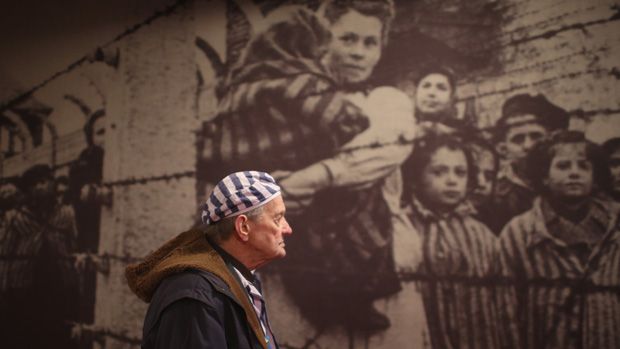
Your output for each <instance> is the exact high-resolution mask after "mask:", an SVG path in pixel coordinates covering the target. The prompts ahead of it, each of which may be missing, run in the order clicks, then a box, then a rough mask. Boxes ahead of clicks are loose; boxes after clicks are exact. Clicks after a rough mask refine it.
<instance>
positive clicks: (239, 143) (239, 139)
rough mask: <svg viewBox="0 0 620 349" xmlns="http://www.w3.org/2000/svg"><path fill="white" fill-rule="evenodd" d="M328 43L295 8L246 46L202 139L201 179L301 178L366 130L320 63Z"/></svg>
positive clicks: (310, 16)
mask: <svg viewBox="0 0 620 349" xmlns="http://www.w3.org/2000/svg"><path fill="white" fill-rule="evenodd" d="M329 38H330V34H329V32H328V31H327V29H326V28H324V27H323V26H322V25H321V23H320V21H318V19H317V18H316V17H315V15H314V14H313V13H311V12H310V11H308V10H305V9H303V8H297V10H296V11H291V12H290V13H289V14H288V17H285V18H284V19H282V20H280V21H277V22H275V23H274V24H272V25H271V26H270V27H269V28H267V29H266V30H265V31H264V32H262V33H259V34H258V35H257V36H256V37H255V38H254V39H253V40H252V41H251V42H250V43H249V44H248V47H247V48H246V51H245V53H244V55H243V57H242V59H241V61H240V63H239V64H238V65H237V67H235V68H233V69H231V71H230V75H229V76H228V77H227V79H226V80H225V82H224V84H225V91H224V93H223V96H222V98H221V99H220V100H219V104H218V110H217V115H216V116H215V117H214V118H213V119H212V120H210V121H207V122H204V123H203V127H202V130H201V131H200V132H199V137H198V170H199V172H203V173H204V174H208V176H209V178H215V179H219V178H222V177H224V176H225V175H227V174H228V173H232V172H236V171H239V170H240V169H241V167H243V168H244V169H247V168H260V169H263V170H272V169H280V170H296V169H299V168H303V167H305V166H307V165H310V164H312V163H314V162H316V161H318V160H321V159H323V158H326V157H328V156H331V155H332V154H334V153H335V152H336V151H337V150H338V149H339V148H340V147H341V146H342V145H344V144H345V143H347V142H348V141H349V140H351V139H352V138H353V137H354V136H356V135H357V134H359V133H361V132H362V131H363V130H365V129H366V128H368V126H369V121H368V117H367V116H366V115H364V113H362V111H361V110H360V108H359V107H357V106H356V105H355V104H354V103H352V102H351V101H349V99H348V98H347V96H348V95H349V94H350V92H347V91H343V90H340V89H338V88H337V86H336V85H335V82H334V81H333V79H332V78H331V77H330V74H329V73H328V72H327V70H326V69H325V68H324V67H323V66H322V65H321V63H320V58H321V57H322V53H323V52H324V46H325V45H326V44H327V43H328V42H329Z"/></svg>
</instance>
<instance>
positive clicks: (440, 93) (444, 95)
mask: <svg viewBox="0 0 620 349" xmlns="http://www.w3.org/2000/svg"><path fill="white" fill-rule="evenodd" d="M452 92H453V91H452V86H451V85H450V81H449V80H448V77H447V76H445V75H442V74H437V73H433V74H429V75H427V76H425V77H424V78H423V79H422V80H420V82H419V83H418V85H417V86H416V90H415V103H416V108H417V109H418V110H420V111H421V112H423V113H427V114H436V113H440V112H443V111H445V110H447V109H448V108H450V106H451V105H452Z"/></svg>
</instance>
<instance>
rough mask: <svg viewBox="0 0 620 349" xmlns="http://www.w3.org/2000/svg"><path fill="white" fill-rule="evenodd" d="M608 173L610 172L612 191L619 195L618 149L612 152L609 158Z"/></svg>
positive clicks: (619, 163)
mask: <svg viewBox="0 0 620 349" xmlns="http://www.w3.org/2000/svg"><path fill="white" fill-rule="evenodd" d="M609 171H610V172H611V180H612V190H613V192H614V193H615V194H620V148H618V149H616V150H614V151H613V152H612V153H611V154H610V156H609Z"/></svg>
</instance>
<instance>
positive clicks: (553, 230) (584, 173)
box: [499, 131, 620, 349]
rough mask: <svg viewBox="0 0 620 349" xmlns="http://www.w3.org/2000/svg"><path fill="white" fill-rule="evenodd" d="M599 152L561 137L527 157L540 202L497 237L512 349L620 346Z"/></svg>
mask: <svg viewBox="0 0 620 349" xmlns="http://www.w3.org/2000/svg"><path fill="white" fill-rule="evenodd" d="M606 165H607V164H606V159H605V156H604V154H603V153H602V152H601V149H600V147H599V146H597V145H595V144H594V143H592V142H590V141H587V140H586V139H585V137H584V135H583V133H579V132H576V131H561V132H559V133H558V134H556V135H554V136H552V138H551V139H550V140H548V141H545V142H543V143H541V144H539V145H538V146H537V147H536V148H535V149H534V150H533V151H532V153H531V154H530V156H529V157H528V162H527V169H528V174H529V177H530V179H531V181H532V183H533V184H534V185H535V187H536V188H537V189H538V192H539V193H541V196H540V197H538V198H537V199H536V200H535V201H534V206H533V207H532V208H531V209H530V210H529V211H527V212H525V213H523V214H521V215H519V216H517V217H515V218H513V219H512V220H511V221H510V222H509V223H508V224H507V225H506V226H505V227H504V229H503V231H502V233H501V236H500V247H501V248H500V251H499V253H500V257H501V259H500V260H501V268H502V272H503V274H504V276H505V277H507V278H508V279H509V281H511V283H512V286H511V287H509V288H507V289H506V290H505V292H502V293H500V297H499V301H500V306H501V307H502V309H504V312H503V314H504V315H505V317H504V319H503V326H502V328H503V329H504V331H505V335H504V336H502V338H506V339H507V340H509V342H508V343H507V345H508V346H509V347H511V348H513V347H514V348H517V347H524V348H563V349H564V348H568V349H570V348H618V347H620V333H619V331H618V324H620V298H619V297H618V294H620V293H619V292H620V232H619V230H618V225H617V216H618V207H617V205H616V204H615V203H612V202H610V201H608V200H606V199H601V198H599V197H598V195H597V192H598V191H599V190H602V189H605V187H606V186H607V185H608V182H609V169H608V168H607V167H606Z"/></svg>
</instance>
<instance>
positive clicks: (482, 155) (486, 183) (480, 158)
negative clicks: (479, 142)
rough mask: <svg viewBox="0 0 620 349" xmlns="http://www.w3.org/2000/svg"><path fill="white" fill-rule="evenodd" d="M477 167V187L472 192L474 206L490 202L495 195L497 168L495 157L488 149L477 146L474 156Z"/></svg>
mask: <svg viewBox="0 0 620 349" xmlns="http://www.w3.org/2000/svg"><path fill="white" fill-rule="evenodd" d="M472 155H473V156H474V161H475V162H476V167H477V169H478V173H477V181H476V187H475V189H474V191H473V192H472V201H473V203H474V204H483V203H484V202H486V201H488V200H489V199H490V198H491V195H492V194H493V188H494V186H495V177H496V175H497V168H496V166H495V165H496V163H495V155H494V154H493V153H492V152H491V151H489V150H488V149H485V148H482V147H479V146H475V147H474V151H473V154H472Z"/></svg>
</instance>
